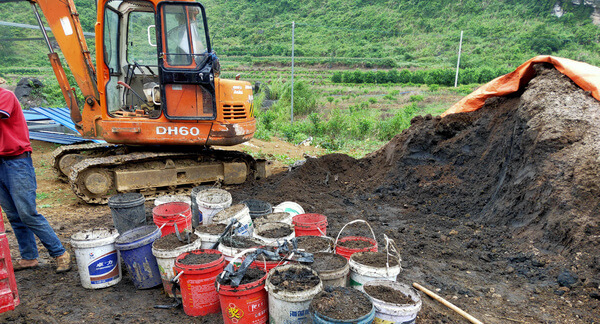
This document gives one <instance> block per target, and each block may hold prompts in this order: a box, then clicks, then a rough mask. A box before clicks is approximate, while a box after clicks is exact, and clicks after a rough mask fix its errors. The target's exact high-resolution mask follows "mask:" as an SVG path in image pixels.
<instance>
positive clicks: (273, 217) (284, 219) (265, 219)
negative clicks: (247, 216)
mask: <svg viewBox="0 0 600 324" xmlns="http://www.w3.org/2000/svg"><path fill="white" fill-rule="evenodd" d="M272 222H281V223H286V224H290V225H292V215H291V214H290V213H288V212H277V213H271V214H267V215H264V216H260V217H257V218H255V219H254V226H255V227H256V226H258V225H259V224H264V223H272Z"/></svg>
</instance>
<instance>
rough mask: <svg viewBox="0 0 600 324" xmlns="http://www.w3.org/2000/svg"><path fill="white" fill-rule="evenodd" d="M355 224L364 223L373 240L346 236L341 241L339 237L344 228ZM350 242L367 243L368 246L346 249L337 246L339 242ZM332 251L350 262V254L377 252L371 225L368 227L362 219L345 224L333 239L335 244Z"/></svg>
mask: <svg viewBox="0 0 600 324" xmlns="http://www.w3.org/2000/svg"><path fill="white" fill-rule="evenodd" d="M355 223H365V224H366V225H367V226H368V227H369V229H370V230H371V234H372V235H373V239H370V238H368V237H363V236H346V237H342V239H341V240H340V235H341V234H342V232H343V231H344V229H345V228H346V226H348V225H351V224H355ZM351 241H362V242H367V243H369V246H367V247H365V248H348V247H345V246H339V245H338V244H339V242H351ZM333 250H334V251H335V253H337V254H339V255H341V256H343V257H345V258H346V259H348V260H350V256H352V254H354V253H357V252H366V251H371V252H377V240H376V239H375V232H373V229H372V228H371V225H369V223H367V222H366V221H364V220H362V219H357V220H353V221H351V222H349V223H347V224H346V225H344V227H342V229H341V230H340V232H339V233H338V236H337V237H336V239H335V243H334V244H333Z"/></svg>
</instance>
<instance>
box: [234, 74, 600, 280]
mask: <svg viewBox="0 0 600 324" xmlns="http://www.w3.org/2000/svg"><path fill="white" fill-rule="evenodd" d="M536 71H537V76H536V77H535V78H534V79H533V80H531V81H530V83H529V84H528V85H527V86H526V87H525V88H524V89H523V90H521V92H519V93H514V94H512V95H509V96H505V97H496V98H492V99H489V100H488V101H487V102H486V104H485V105H484V107H482V108H481V109H479V110H477V111H474V112H470V113H458V114H453V115H448V116H446V117H445V118H440V117H432V116H430V115H428V116H419V117H415V118H414V119H413V120H412V121H411V127H410V128H408V129H406V130H405V131H403V132H402V133H401V134H399V135H397V136H396V137H395V138H394V139H392V140H391V141H390V142H389V143H388V144H387V145H385V146H384V147H382V148H381V149H380V150H378V151H376V152H373V153H372V154H370V155H369V156H367V157H365V158H363V159H360V160H355V159H353V158H351V157H349V156H346V155H342V154H332V155H326V156H323V157H320V158H317V159H309V160H308V161H307V162H306V163H305V164H304V165H303V166H302V167H300V168H297V169H294V170H292V171H291V172H289V173H286V174H284V175H281V176H279V177H275V178H274V179H273V180H270V181H269V182H266V183H263V184H260V183H259V184H258V185H257V184H255V185H254V186H251V187H250V186H249V187H247V188H244V191H243V192H238V195H241V196H247V197H254V198H258V199H264V200H267V201H273V202H277V201H279V200H281V199H285V200H292V201H296V202H298V203H300V204H301V205H302V206H304V207H305V209H307V210H309V211H311V212H319V213H323V214H325V215H327V216H328V221H329V224H330V228H332V227H333V228H334V232H335V229H337V230H339V229H340V227H341V226H342V225H343V224H344V223H346V222H347V221H349V220H351V219H356V218H363V219H368V220H369V221H371V222H373V224H372V225H374V227H377V228H374V229H375V232H376V233H378V232H380V231H379V229H381V228H380V227H393V226H395V227H400V231H402V226H401V225H402V224H401V223H398V220H410V221H414V220H416V219H421V218H428V217H430V216H431V215H436V217H438V218H440V217H441V218H445V219H450V220H454V221H457V222H468V223H470V224H475V225H477V226H486V227H497V226H506V227H507V228H508V233H504V234H505V236H506V238H507V239H514V240H515V241H517V242H518V241H520V240H522V239H523V238H527V240H528V241H531V242H534V244H535V245H536V246H537V248H540V249H547V250H551V251H555V252H559V253H560V252H569V251H573V250H579V251H581V250H588V251H592V250H595V251H596V252H592V254H593V253H595V255H592V256H591V260H589V261H590V262H592V263H594V262H595V263H596V265H595V271H596V272H598V271H599V270H600V264H599V263H600V262H599V261H600V257H599V254H600V252H598V250H597V249H588V248H592V247H596V246H598V244H600V235H599V234H600V226H599V222H600V217H599V216H598V215H599V214H600V179H599V177H600V127H599V125H600V103H599V102H598V101H597V100H595V99H594V98H593V97H592V96H591V95H590V94H589V93H588V92H585V91H583V90H582V89H581V88H579V87H578V86H577V85H575V84H574V83H573V82H572V81H571V80H570V79H569V78H568V77H566V76H564V75H563V74H561V73H560V72H558V71H557V70H556V69H554V67H552V66H551V65H546V64H538V65H537V66H536ZM282 197H283V198H282ZM307 207H308V208H307ZM307 212H308V211H307ZM434 221H435V220H433V219H432V222H434ZM404 224H406V222H405V223H404ZM366 233H368V232H366ZM366 233H365V234H366ZM380 242H381V240H380Z"/></svg>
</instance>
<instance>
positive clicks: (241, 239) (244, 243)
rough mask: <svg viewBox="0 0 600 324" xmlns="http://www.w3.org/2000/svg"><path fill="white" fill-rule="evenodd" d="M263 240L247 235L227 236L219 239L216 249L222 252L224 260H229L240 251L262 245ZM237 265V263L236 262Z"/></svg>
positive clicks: (263, 243)
mask: <svg viewBox="0 0 600 324" xmlns="http://www.w3.org/2000/svg"><path fill="white" fill-rule="evenodd" d="M264 245H265V242H263V241H261V240H258V239H256V238H251V237H248V236H235V235H234V236H227V237H224V238H223V239H222V240H221V243H220V244H219V247H218V250H219V251H221V252H222V253H223V256H224V257H225V261H226V262H231V261H232V260H233V258H234V257H235V256H236V255H238V254H239V253H240V252H242V251H244V250H247V249H251V248H258V247H261V246H264ZM237 265H239V264H237Z"/></svg>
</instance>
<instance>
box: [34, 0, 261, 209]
mask: <svg viewBox="0 0 600 324" xmlns="http://www.w3.org/2000/svg"><path fill="white" fill-rule="evenodd" d="M30 2H31V4H32V7H33V11H34V13H35V15H36V17H37V19H38V22H39V24H40V27H41V29H42V32H43V33H44V36H45V38H46V42H47V43H48V48H49V49H50V54H48V56H49V58H50V61H51V64H52V66H53V69H54V73H55V74H56V77H57V79H58V81H59V84H60V86H61V89H62V92H63V95H64V97H65V99H66V102H67V105H68V107H69V110H70V112H71V119H72V120H73V122H74V123H75V125H76V127H77V129H78V130H79V132H80V133H81V135H82V136H83V137H86V138H92V139H103V140H105V141H106V142H108V143H110V144H80V145H71V146H63V147H60V148H58V149H57V150H56V151H55V152H54V153H53V157H54V159H55V160H54V161H55V163H54V167H55V169H56V170H57V171H58V172H59V174H60V175H62V176H63V177H65V178H68V181H69V182H70V183H71V187H72V189H73V191H74V192H75V194H76V195H77V196H78V197H80V198H81V199H83V200H84V201H86V202H89V203H106V202H107V199H108V197H110V196H111V195H113V194H116V193H119V192H133V191H137V192H141V193H143V194H144V195H145V196H147V197H155V196H157V195H159V194H164V193H177V192H181V191H182V190H186V189H188V188H191V187H193V186H196V185H199V184H202V183H207V182H213V183H214V182H218V183H222V184H239V183H243V182H244V181H246V180H247V179H250V177H265V176H267V173H268V171H267V168H266V163H267V162H266V161H264V160H255V159H253V158H252V157H251V156H249V155H247V154H245V153H242V152H236V151H227V150H216V149H211V148H210V146H213V145H221V146H231V145H236V144H239V143H243V142H246V141H248V140H250V139H251V138H252V136H253V134H254V132H255V130H256V121H255V119H254V116H253V92H252V91H253V89H252V86H251V84H250V83H249V82H245V81H239V80H237V78H236V80H225V79H220V78H219V72H220V71H219V70H220V66H219V62H218V59H217V57H216V55H215V54H214V52H213V51H212V49H211V44H210V38H209V34H208V27H207V26H208V25H207V22H206V13H205V10H204V7H203V6H202V5H201V4H200V3H197V2H194V1H192V0H176V1H161V0H99V1H98V3H97V21H96V25H95V35H96V67H94V65H93V63H92V59H91V55H90V52H89V50H88V47H87V44H86V42H85V39H84V37H83V30H82V27H81V24H80V20H79V15H78V14H77V12H76V9H75V5H74V3H73V0H30ZM38 7H39V8H40V9H41V11H42V12H43V14H44V16H45V18H46V20H47V22H48V24H49V26H50V28H51V30H52V33H53V36H54V37H55V39H56V42H57V43H58V45H59V46H60V49H61V51H62V53H63V55H64V57H65V59H66V61H67V63H68V65H69V67H70V70H71V72H72V74H73V76H74V78H75V80H76V81H77V84H78V86H79V89H80V90H81V92H82V94H83V97H84V98H85V102H84V106H83V108H82V109H80V108H79V106H78V104H77V101H76V99H75V93H74V89H73V88H71V85H69V82H68V80H67V77H66V75H65V71H64V70H63V68H62V65H61V63H60V60H59V58H58V55H57V54H56V53H55V52H54V51H53V48H52V46H51V43H50V42H49V40H48V36H47V35H46V33H45V31H44V28H43V24H42V22H41V19H40V16H39V12H38V9H37V8H38ZM113 144H114V145H113Z"/></svg>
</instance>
